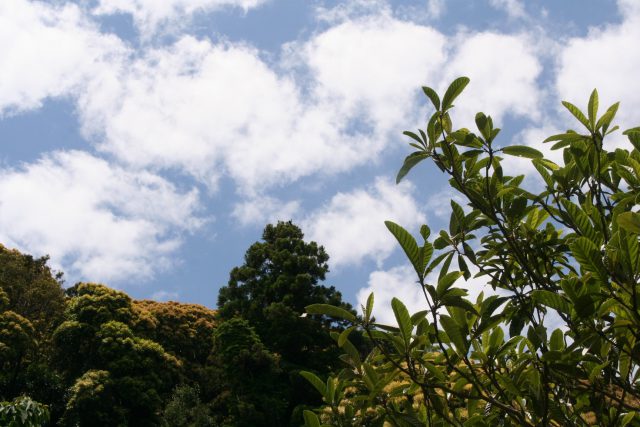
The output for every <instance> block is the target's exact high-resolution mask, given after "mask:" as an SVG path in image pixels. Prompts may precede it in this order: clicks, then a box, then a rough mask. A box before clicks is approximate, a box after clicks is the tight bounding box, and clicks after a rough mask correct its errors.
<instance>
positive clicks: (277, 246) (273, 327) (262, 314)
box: [218, 222, 355, 426]
mask: <svg viewBox="0 0 640 427" xmlns="http://www.w3.org/2000/svg"><path fill="white" fill-rule="evenodd" d="M328 260H329V256H328V255H327V253H326V252H325V250H324V248H323V247H322V246H318V245H317V244H316V243H315V242H305V241H304V234H303V233H302V231H301V230H300V228H299V227H297V226H296V225H294V224H292V223H291V222H278V223H277V224H276V225H271V224H270V225H267V226H266V227H265V229H264V233H263V235H262V241H261V242H257V243H255V244H253V245H251V247H250V248H249V249H248V250H247V252H246V254H245V263H244V264H243V265H242V266H240V267H236V268H234V269H233V270H231V273H230V275H229V284H228V285H227V286H225V287H223V288H222V289H220V293H219V296H218V306H219V313H220V317H221V319H223V320H231V319H233V318H234V317H237V316H239V317H242V318H243V319H246V321H247V322H248V325H250V326H251V327H253V328H254V329H255V331H256V332H257V336H258V337H259V339H260V340H261V342H262V343H264V345H265V347H266V348H267V349H268V350H269V351H270V352H273V353H275V354H278V355H279V358H280V366H281V373H280V375H279V378H272V381H277V382H278V384H279V385H278V387H279V389H280V390H281V392H282V393H283V394H282V397H283V398H284V401H285V402H286V404H285V406H284V411H283V412H282V413H280V414H279V415H278V416H277V417H275V418H273V417H267V418H266V419H268V420H271V421H268V423H267V424H254V425H270V426H282V425H288V424H289V423H291V425H295V426H297V425H300V424H302V422H303V420H302V414H301V409H302V408H304V407H305V406H306V405H309V404H315V405H317V404H319V403H320V401H319V399H318V397H317V395H316V393H315V392H314V390H313V389H312V388H311V387H310V386H309V384H307V383H306V381H304V380H303V379H302V377H300V375H299V372H300V370H301V369H307V370H312V371H313V372H315V373H316V374H319V375H321V376H326V375H327V374H328V373H329V372H331V371H333V370H335V369H337V368H338V367H339V365H340V363H341V362H340V361H339V359H338V356H339V354H340V352H339V351H338V349H337V347H336V346H335V344H334V342H333V340H332V339H331V336H330V332H331V331H333V330H342V327H341V325H340V324H337V323H336V322H335V321H332V320H330V319H328V318H326V317H323V316H308V317H307V316H305V315H303V313H304V308H305V306H307V305H309V304H332V305H336V306H339V307H341V308H342V309H344V310H347V311H348V312H350V313H353V314H355V312H354V311H353V309H352V308H351V306H350V305H349V304H347V303H344V302H343V301H342V296H341V294H340V292H338V291H336V289H335V288H334V287H333V286H331V287H327V286H323V285H320V282H321V281H322V280H324V279H325V275H326V273H327V272H328V271H329V266H328V264H327V262H328Z"/></svg>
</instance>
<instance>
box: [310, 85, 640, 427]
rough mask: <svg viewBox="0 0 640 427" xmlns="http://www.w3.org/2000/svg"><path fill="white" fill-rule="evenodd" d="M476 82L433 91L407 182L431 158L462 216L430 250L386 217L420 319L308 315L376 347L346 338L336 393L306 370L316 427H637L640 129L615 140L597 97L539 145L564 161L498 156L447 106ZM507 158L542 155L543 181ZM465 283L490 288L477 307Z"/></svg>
mask: <svg viewBox="0 0 640 427" xmlns="http://www.w3.org/2000/svg"><path fill="white" fill-rule="evenodd" d="M468 82H469V80H468V79H466V78H460V79H457V80H455V81H454V82H453V83H452V84H451V86H450V87H449V88H448V90H447V91H446V93H445V95H444V97H443V98H442V99H440V98H439V96H438V95H437V94H436V92H434V91H433V90H432V89H430V88H427V87H425V88H424V92H425V94H426V95H427V97H428V98H429V100H430V101H431V103H432V104H433V107H434V108H435V112H434V113H433V115H432V116H431V118H430V120H429V121H428V124H427V128H426V130H424V131H423V130H420V131H419V132H418V133H413V132H405V134H406V135H407V136H409V137H410V138H411V139H412V143H411V146H412V147H414V148H415V149H416V151H415V152H413V153H412V154H410V155H409V156H408V157H407V158H406V160H405V162H404V165H403V166H402V168H401V170H400V172H399V174H398V181H400V180H401V179H402V178H403V177H404V176H405V175H406V174H407V173H408V172H409V170H410V169H411V168H413V167H414V166H415V165H416V164H418V163H419V162H420V161H422V160H424V159H431V160H432V161H433V162H434V163H435V165H436V166H437V167H438V169H439V170H440V171H442V172H443V173H444V174H446V175H447V176H448V177H449V182H450V185H451V187H452V188H453V189H454V190H455V191H457V192H458V193H459V195H460V197H462V198H463V199H464V200H465V202H466V204H465V206H460V205H458V204H457V203H455V202H454V201H452V202H451V211H452V212H451V218H450V221H449V227H448V229H447V230H441V231H440V232H439V233H438V234H437V235H436V237H435V239H431V238H430V230H429V228H428V227H427V226H422V228H421V229H420V235H421V236H420V243H418V242H416V240H415V239H414V237H413V236H412V235H411V234H409V233H408V232H407V231H406V230H405V229H403V228H402V227H401V226H399V225H397V224H394V223H392V222H387V227H388V228H389V230H390V232H391V233H392V234H393V235H394V236H395V237H396V239H397V240H398V242H399V244H400V246H401V247H402V249H403V250H404V252H405V254H406V256H407V258H408V260H409V262H410V263H411V265H412V266H413V267H414V269H415V272H416V277H417V284H416V286H418V287H419V288H420V289H422V290H423V293H424V308H425V310H424V311H420V312H418V313H414V314H410V313H409V312H408V311H407V309H406V307H405V305H404V304H403V303H402V302H401V301H400V300H399V299H393V301H392V309H393V312H394V313H395V317H396V321H397V325H395V326H393V327H389V326H385V325H379V324H377V323H376V322H375V319H374V318H373V317H372V309H373V301H374V297H373V295H371V296H370V298H369V300H368V302H367V304H366V307H364V308H363V311H364V313H363V317H362V318H361V319H360V318H355V317H354V316H352V315H351V314H350V313H346V312H342V311H340V309H338V308H335V307H329V306H322V305H311V306H309V307H308V311H309V312H310V313H325V314H328V315H332V316H337V317H339V318H343V319H347V320H349V321H351V323H352V324H353V325H354V326H357V328H360V329H362V330H363V331H364V332H365V334H366V335H367V336H368V337H369V339H370V340H371V342H372V344H373V345H374V346H375V348H374V350H373V351H372V352H370V353H369V354H367V355H366V356H365V357H361V356H360V355H359V354H357V353H355V352H353V351H350V347H349V345H348V343H349V338H348V333H349V329H347V330H346V331H345V333H344V334H342V335H341V336H340V337H339V338H338V344H339V345H341V346H342V347H343V348H344V349H345V350H346V352H347V356H346V360H347V361H348V362H349V366H348V367H347V368H346V369H344V370H343V371H342V372H341V374H339V375H337V376H334V377H331V378H329V379H328V380H327V382H326V383H325V382H323V381H320V380H319V379H318V378H316V377H315V376H314V375H312V374H311V373H305V374H304V375H305V376H306V377H307V378H308V379H309V381H310V382H311V383H313V384H314V386H315V387H316V388H317V390H318V391H319V392H320V393H321V394H322V396H323V400H324V402H325V406H324V407H323V408H322V409H321V410H320V411H318V412H317V413H313V412H311V411H307V412H306V413H305V418H306V424H307V426H310V427H311V426H319V425H321V424H327V425H337V426H376V425H380V426H381V425H383V423H389V424H390V425H395V426H414V425H433V426H439V425H454V426H465V427H466V426H496V425H504V426H537V425H543V426H548V425H555V426H566V425H601V426H605V425H606V426H625V425H640V413H639V412H638V411H639V410H640V382H639V381H640V369H639V368H640V351H639V350H640V342H639V341H638V333H639V331H640V286H639V284H638V279H639V278H640V245H639V242H638V236H639V234H640V214H638V213H636V204H637V202H638V196H639V195H640V128H633V129H629V130H627V131H625V132H623V134H624V135H625V136H626V139H627V144H626V145H623V141H622V138H617V139H614V138H615V135H612V136H609V135H610V134H611V133H612V132H614V131H615V130H617V126H612V121H613V119H614V116H615V114H616V111H617V108H618V104H614V105H613V106H611V107H609V108H608V109H607V110H606V112H605V113H604V114H603V115H602V116H600V117H598V93H597V92H596V91H595V90H594V91H593V93H592V94H591V97H590V99H589V103H588V106H587V112H586V114H585V113H583V112H581V111H580V110H579V109H578V108H577V107H576V106H574V105H573V104H571V103H568V102H563V104H564V106H565V107H566V108H567V109H568V110H569V112H570V113H571V114H572V115H573V116H574V117H575V118H576V119H577V121H578V125H579V126H580V129H578V130H577V131H574V130H569V131H567V132H565V133H561V134H558V135H553V136H551V137H549V138H547V139H546V140H545V141H544V142H546V143H551V144H552V146H551V150H562V151H561V154H562V156H561V160H560V163H556V162H554V161H552V160H550V159H549V158H545V157H544V155H543V154H542V153H541V152H540V151H538V150H536V149H534V148H532V147H529V146H518V145H516V146H507V147H503V148H501V147H499V146H498V145H497V144H496V141H497V140H496V137H497V136H498V133H499V129H497V128H494V125H493V121H492V120H491V117H489V116H486V115H484V114H482V113H478V114H477V116H476V120H475V121H476V126H477V129H478V131H477V132H476V133H473V132H471V131H469V130H468V129H465V128H462V129H458V130H454V128H453V125H452V122H451V116H450V114H449V110H450V109H451V108H452V107H453V105H452V103H453V101H454V99H455V98H456V97H457V96H458V95H459V94H460V93H461V92H462V90H463V89H464V87H465V86H466V85H467V83H468ZM504 155H509V156H518V157H523V158H528V159H531V162H532V165H533V168H535V170H537V172H538V178H539V180H538V181H535V180H533V181H532V180H531V178H530V179H529V180H528V184H527V186H525V185H523V179H524V176H523V175H516V176H513V175H509V174H508V172H509V171H508V170H505V169H503V164H506V163H505V162H504V158H503V156H504ZM536 189H538V190H537V191H536ZM456 266H457V268H455V267H456ZM463 276H464V278H466V279H469V278H471V277H472V276H474V277H477V278H480V279H481V280H483V281H486V283H488V284H489V285H490V286H491V288H492V289H493V292H490V295H484V294H482V293H481V294H480V295H479V296H478V297H477V298H476V299H475V301H474V300H470V299H469V298H468V297H467V290H466V289H464V288H463V287H458V286H456V283H459V282H458V279H459V278H461V277H463Z"/></svg>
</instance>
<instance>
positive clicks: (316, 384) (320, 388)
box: [300, 371, 327, 397]
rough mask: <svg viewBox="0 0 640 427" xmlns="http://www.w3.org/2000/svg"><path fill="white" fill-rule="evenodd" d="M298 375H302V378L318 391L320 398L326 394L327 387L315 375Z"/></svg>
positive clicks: (302, 372)
mask: <svg viewBox="0 0 640 427" xmlns="http://www.w3.org/2000/svg"><path fill="white" fill-rule="evenodd" d="M300 375H302V377H304V378H305V379H306V380H307V381H309V382H310V383H311V385H312V386H314V387H315V389H316V390H318V392H319V393H320V394H321V395H322V397H324V395H325V394H326V393H327V386H326V385H325V384H324V382H323V381H322V380H321V379H320V378H318V376H317V375H316V374H314V373H313V372H308V371H300Z"/></svg>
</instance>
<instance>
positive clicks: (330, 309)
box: [305, 304, 356, 322]
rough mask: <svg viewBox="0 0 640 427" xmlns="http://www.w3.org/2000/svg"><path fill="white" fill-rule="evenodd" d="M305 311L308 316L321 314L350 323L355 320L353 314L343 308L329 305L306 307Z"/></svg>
mask: <svg viewBox="0 0 640 427" xmlns="http://www.w3.org/2000/svg"><path fill="white" fill-rule="evenodd" d="M305 310H306V312H307V313H309V314H322V315H325V316H330V317H337V318H339V319H344V320H348V321H350V322H354V321H355V320H356V317H355V316H354V315H353V313H350V312H348V311H347V310H345V309H344V308H341V307H336V306H333V305H330V304H311V305H308V306H306V307H305Z"/></svg>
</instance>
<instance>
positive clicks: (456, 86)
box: [442, 77, 470, 111]
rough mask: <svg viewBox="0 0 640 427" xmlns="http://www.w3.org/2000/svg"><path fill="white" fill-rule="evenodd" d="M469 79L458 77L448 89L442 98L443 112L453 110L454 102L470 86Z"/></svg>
mask: <svg viewBox="0 0 640 427" xmlns="http://www.w3.org/2000/svg"><path fill="white" fill-rule="evenodd" d="M469 81H470V80H469V78H468V77H458V78H457V79H455V80H454V81H453V82H452V83H451V84H450V85H449V87H448V88H447V91H446V92H445V94H444V97H442V111H446V110H448V109H449V108H451V106H452V104H453V101H454V100H455V99H456V98H457V97H458V95H460V94H461V93H462V91H463V90H464V88H465V87H467V85H468V84H469Z"/></svg>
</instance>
